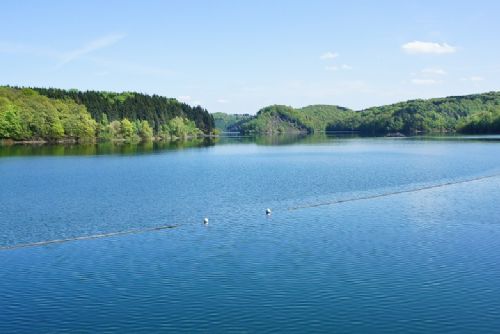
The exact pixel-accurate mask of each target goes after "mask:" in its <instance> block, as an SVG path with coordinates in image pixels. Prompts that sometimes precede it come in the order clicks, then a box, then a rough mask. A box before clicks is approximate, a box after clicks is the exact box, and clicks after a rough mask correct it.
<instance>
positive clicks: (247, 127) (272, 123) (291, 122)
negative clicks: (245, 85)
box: [241, 105, 313, 134]
mask: <svg viewBox="0 0 500 334" xmlns="http://www.w3.org/2000/svg"><path fill="white" fill-rule="evenodd" d="M241 129H242V131H243V132H245V133H262V134H281V133H301V132H303V133H308V132H312V131H313V128H312V127H311V126H310V125H308V124H306V122H304V119H303V117H302V116H301V115H300V112H298V111H297V110H295V109H293V108H292V107H288V106H282V105H272V106H269V107H265V108H263V109H261V110H259V111H258V112H257V115H256V116H255V117H254V118H252V119H250V120H249V121H247V122H245V123H243V124H242V125H241Z"/></svg>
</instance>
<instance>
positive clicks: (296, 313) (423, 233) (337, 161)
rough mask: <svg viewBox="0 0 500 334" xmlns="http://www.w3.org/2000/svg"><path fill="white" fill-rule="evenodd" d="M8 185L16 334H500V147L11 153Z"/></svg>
mask: <svg viewBox="0 0 500 334" xmlns="http://www.w3.org/2000/svg"><path fill="white" fill-rule="evenodd" d="M0 176H1V181H0V247H1V248H2V249H1V250H0V268H1V269H0V310H1V311H0V332H1V333H11V332H12V333H13V332H16V333H22V332H25V333H32V332H37V333H60V332H90V333H92V332H120V333H125V332H130V333H139V332H176V333H177V332H188V333H193V332H287V333H290V332H296V333H303V332H328V333H332V332H336V333H352V332H358V333H369V332H374V333H380V332H384V333H388V332H395V333H401V332H405V333H430V332H436V333H437V332H468V333H472V332H474V333H494V332H498V330H499V328H500V289H499V288H498V286H499V284H500V283H499V282H500V265H499V263H500V252H499V250H500V218H499V217H500V216H499V214H498V213H499V211H500V204H499V198H500V137H499V136H489V137H487V136H478V137H458V136H457V137H434V138H433V137H420V138H356V137H353V138H351V137H336V136H317V137H275V138H257V139H255V138H242V137H234V138H221V139H219V140H216V141H207V140H204V141H195V142H190V143H187V144H182V143H172V144H158V143H155V144H145V145H136V146H133V145H118V146H115V145H111V144H102V145H81V146H6V147H0ZM266 208H271V209H272V215H270V216H266V214H265V210H266ZM205 217H207V218H209V224H208V225H204V224H203V219H204V218H205ZM156 228H159V229H156ZM87 237H89V238H87ZM75 238H77V240H71V239H75ZM78 238H80V240H78ZM66 239H68V240H69V241H67V242H55V243H52V241H54V240H66ZM36 243H40V244H38V245H36Z"/></svg>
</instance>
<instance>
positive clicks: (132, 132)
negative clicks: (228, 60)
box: [0, 87, 213, 142]
mask: <svg viewBox="0 0 500 334" xmlns="http://www.w3.org/2000/svg"><path fill="white" fill-rule="evenodd" d="M42 91H43V92H45V93H47V94H41V92H42ZM52 93H54V94H55V95H57V94H59V93H60V94H61V95H60V96H59V97H55V96H53V95H52ZM56 93H57V94H56ZM65 93H68V94H69V95H71V94H75V95H74V96H87V97H89V96H94V97H95V96H99V98H97V99H98V100H99V99H101V98H102V97H103V96H108V99H109V100H108V102H107V103H105V102H103V100H102V99H101V100H100V102H99V103H95V104H93V107H92V108H93V110H94V114H97V115H99V117H93V115H92V114H91V113H90V112H89V111H88V109H87V107H86V105H85V104H83V102H82V101H79V100H77V99H74V98H72V97H70V96H66V95H65ZM134 94H135V93H124V94H115V93H105V92H100V93H97V92H78V91H74V92H73V91H71V93H70V91H64V90H56V89H30V88H13V87H0V139H11V140H17V141H32V140H44V141H60V140H72V141H90V140H95V139H96V138H97V139H101V140H123V141H128V142H133V141H140V140H151V139H152V138H159V139H172V138H182V137H191V136H198V135H202V134H203V133H210V132H211V131H212V130H213V119H212V117H211V115H209V114H208V113H207V112H206V110H203V109H201V107H195V108H191V107H189V106H187V105H184V104H182V103H179V102H177V101H176V100H173V99H166V98H161V97H151V98H150V99H149V100H148V98H147V96H145V95H141V94H138V95H139V96H140V98H139V100H141V101H145V102H148V101H149V103H150V104H149V108H150V109H151V110H153V109H154V110H157V113H155V114H154V115H156V116H158V117H160V118H157V121H155V122H156V123H152V122H150V120H148V119H143V117H144V115H147V113H144V112H142V111H141V112H136V113H135V114H134V113H133V112H132V111H130V110H132V109H127V108H126V107H125V106H127V105H128V103H127V102H126V101H127V100H131V101H136V97H134ZM48 96H50V98H49V97H48ZM156 99H157V100H156ZM90 101H94V100H92V99H89V100H87V103H90ZM117 101H118V102H117ZM155 101H161V102H162V103H163V102H165V101H169V102H168V103H167V104H169V105H170V109H168V108H167V109H165V110H160V109H159V108H160V107H161V104H155ZM131 105H134V106H135V107H134V108H139V104H134V103H132V104H131ZM99 107H102V110H100V111H101V112H99V109H98V108H99ZM121 108H124V109H123V110H121ZM117 110H121V111H120V112H119V113H118V115H123V117H121V116H118V117H117V114H116V111H117ZM125 110H128V111H127V113H125V112H124V111H125ZM137 110H138V109H137ZM109 115H112V117H113V118H110V116H109ZM156 116H155V117H156ZM190 117H191V118H190ZM197 120H198V123H199V124H201V125H202V126H204V128H203V129H200V128H199V127H198V124H197V123H196V122H197Z"/></svg>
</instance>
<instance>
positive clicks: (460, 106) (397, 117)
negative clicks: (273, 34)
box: [216, 92, 500, 135]
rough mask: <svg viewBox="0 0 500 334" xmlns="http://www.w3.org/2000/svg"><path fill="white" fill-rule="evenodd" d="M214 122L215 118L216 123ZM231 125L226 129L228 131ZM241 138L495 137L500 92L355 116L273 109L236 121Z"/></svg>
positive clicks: (324, 108) (499, 128) (320, 109)
mask: <svg viewBox="0 0 500 334" xmlns="http://www.w3.org/2000/svg"><path fill="white" fill-rule="evenodd" d="M216 121H217V118H216ZM231 126H232V124H226V127H231ZM238 128H239V129H240V130H241V132H243V133H260V134H276V133H313V132H322V131H355V132H359V133H361V134H367V135H386V134H393V133H402V134H407V135H411V134H417V133H431V132H463V133H500V92H490V93H484V94H474V95H465V96H451V97H445V98H435V99H428V100H421V99H419V100H410V101H406V102H400V103H395V104H390V105H385V106H381V107H373V108H368V109H364V110H360V111H354V110H351V109H348V108H344V107H339V106H332V105H312V106H307V107H304V108H299V109H294V108H292V107H289V106H283V105H273V106H269V107H265V108H263V109H261V110H259V111H258V112H257V114H256V115H255V116H254V117H251V118H248V119H246V120H244V121H243V122H241V121H240V124H238Z"/></svg>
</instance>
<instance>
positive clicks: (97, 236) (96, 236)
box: [0, 173, 500, 251]
mask: <svg viewBox="0 0 500 334" xmlns="http://www.w3.org/2000/svg"><path fill="white" fill-rule="evenodd" d="M498 176H500V173H497V174H492V175H485V176H478V177H475V178H470V179H466V180H459V181H450V182H445V183H440V184H434V185H429V186H422V187H419V188H413V189H406V190H398V191H392V192H386V193H381V194H373V195H366V196H361V197H351V198H344V199H338V200H334V201H327V202H319V203H312V204H308V205H299V206H295V207H290V208H288V211H296V210H302V209H308V208H315V207H320V206H330V205H335V204H342V203H348V202H355V201H364V200H370V199H376V198H381V197H388V196H395V195H400V194H407V193H415V192H420V191H425V190H430V189H436V188H443V187H447V186H451V185H456V184H463V183H470V182H476V181H480V180H485V179H490V178H495V177H498ZM271 213H272V211H271V209H269V208H268V209H266V210H265V214H266V216H270V215H271ZM203 224H204V225H208V218H204V219H203ZM180 226H181V224H176V225H172V224H170V225H162V226H156V227H149V228H143V229H132V230H126V231H119V232H110V233H101V234H93V235H86V236H80V237H73V238H65V239H54V240H46V241H37V242H31V243H24V244H16V245H9V246H0V251H2V250H13V249H18V248H28V247H36V246H47V245H52V244H61V243H65V242H70V241H80V240H92V239H101V238H109V237H115V236H124V235H130V234H139V233H146V232H154V231H161V230H167V229H173V228H176V227H180Z"/></svg>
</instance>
